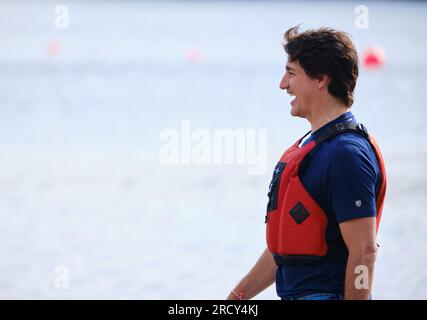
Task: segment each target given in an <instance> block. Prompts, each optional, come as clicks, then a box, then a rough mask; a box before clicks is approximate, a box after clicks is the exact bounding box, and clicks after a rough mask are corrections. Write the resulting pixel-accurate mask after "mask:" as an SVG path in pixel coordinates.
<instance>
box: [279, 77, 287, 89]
mask: <svg viewBox="0 0 427 320" xmlns="http://www.w3.org/2000/svg"><path fill="white" fill-rule="evenodd" d="M279 87H280V89H282V90H286V89H289V80H288V77H287V74H286V73H285V74H284V75H283V78H282V80H281V81H280V85H279Z"/></svg>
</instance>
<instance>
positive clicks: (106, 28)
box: [0, 1, 427, 299]
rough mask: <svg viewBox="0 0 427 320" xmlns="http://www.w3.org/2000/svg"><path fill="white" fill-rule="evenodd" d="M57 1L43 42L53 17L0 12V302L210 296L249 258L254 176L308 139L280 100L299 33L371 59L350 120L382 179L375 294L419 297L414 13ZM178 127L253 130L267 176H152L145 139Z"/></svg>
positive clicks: (418, 74)
mask: <svg viewBox="0 0 427 320" xmlns="http://www.w3.org/2000/svg"><path fill="white" fill-rule="evenodd" d="M65 4H66V5H67V6H68V8H69V10H70V11H69V12H70V28H69V29H68V30H56V29H55V28H54V19H55V15H54V9H55V6H56V5H57V3H56V2H49V1H31V2H29V1H28V2H23V1H6V2H3V1H2V2H0V147H1V149H0V150H1V154H0V219H1V221H2V223H0V252H1V255H0V274H1V275H2V276H0V298H5V299H10V298H21V299H33V298H37V299H45V298H58V299H61V298H82V299H86V298H99V299H104V298H105V299H108V298H117V299H122V298H131V299H133V298H137V299H160V298H169V299H186V298H200V299H208V298H210V299H216V298H223V297H225V296H226V295H227V294H228V291H229V289H230V288H231V287H232V286H233V285H234V284H235V282H236V281H238V280H239V279H240V278H241V277H242V276H243V275H244V273H245V272H246V271H248V269H249V267H251V266H252V264H253V263H254V262H255V260H256V259H257V257H258V255H259V254H260V253H261V251H262V250H263V248H264V246H265V242H264V224H263V219H264V211H265V205H266V191H267V187H268V183H269V179H270V177H271V172H270V171H271V170H272V168H273V166H274V164H275V161H276V160H277V157H279V156H280V154H281V152H282V151H283V149H284V148H285V147H286V146H287V145H288V144H289V143H291V142H293V141H294V140H295V139H296V138H298V137H299V136H300V135H301V134H303V133H305V132H306V131H307V130H308V125H307V123H306V122H304V121H303V120H301V119H292V118H291V117H290V116H289V99H288V97H287V95H285V94H283V92H281V91H280V90H279V88H278V84H279V81H280V78H281V76H282V72H283V68H284V62H285V61H286V56H285V55H284V52H283V50H282V49H281V45H280V44H281V40H282V34H283V32H284V31H285V30H286V29H287V28H289V27H290V26H293V25H296V24H298V23H301V22H303V27H307V28H308V27H319V26H323V25H328V26H331V27H335V28H338V29H343V30H346V31H348V32H350V33H351V34H352V36H353V39H354V41H355V44H356V46H357V48H358V50H359V52H362V51H363V50H364V49H365V48H366V47H367V46H370V45H380V46H382V47H383V48H384V50H385V52H386V65H385V67H384V68H383V69H381V70H377V71H368V70H365V69H361V75H360V78H359V81H358V85H357V89H356V101H355V105H354V107H353V112H354V113H355V114H356V116H357V118H358V119H359V120H360V121H362V122H363V123H364V124H366V126H367V127H368V128H369V129H370V131H371V132H373V133H374V135H375V136H376V137H377V139H378V140H379V143H380V145H381V147H382V150H383V153H384V156H385V158H386V161H387V166H388V173H389V193H388V198H387V202H386V205H385V209H384V218H383V224H382V227H381V232H380V236H379V237H380V239H379V242H380V244H381V250H380V254H379V258H378V263H377V268H376V280H375V281H376V282H375V290H374V296H375V297H376V298H385V299H387V298H403V299H409V298H416V299H420V298H423V299H425V298H427V286H426V283H427V272H426V271H425V270H424V268H423V266H424V264H425V263H426V262H427V261H426V260H427V259H426V256H425V253H424V251H423V245H424V244H426V243H427V236H426V234H427V233H426V232H425V230H426V227H427V221H426V219H425V218H424V217H423V216H422V214H421V213H422V211H423V209H424V207H425V205H426V203H427V199H426V194H427V192H426V179H427V172H426V168H425V163H426V160H427V149H426V144H424V143H423V141H424V140H425V139H426V138H427V137H426V131H425V130H424V124H425V121H426V116H427V111H426V108H425V106H426V97H425V95H424V92H423V91H424V89H425V88H426V85H427V80H426V76H425V75H426V71H427V59H426V58H425V55H424V53H425V51H426V49H427V44H426V42H425V41H422V39H425V38H426V33H427V31H426V25H425V21H424V20H425V19H424V17H425V16H426V13H427V5H426V4H424V3H416V2H414V3H413V2H411V3H399V2H397V3H395V2H393V3H387V2H378V3H377V2H373V3H368V8H369V14H370V25H369V29H368V30H357V29H355V27H354V19H355V13H354V8H355V6H356V5H357V4H358V3H352V2H345V3H338V2H331V3H329V2H325V3H322V4H319V2H298V3H292V2H290V3H289V2H286V3H281V2H240V1H239V2H203V3H198V2H197V3H196V2H160V3H157V2H138V1H129V2H126V1H107V2H101V1H93V2H88V1H72V2H71V1H70V2H69V3H65ZM49 48H50V51H51V54H49ZM52 48H53V49H52ZM55 48H56V49H55ZM55 50H57V51H58V52H57V53H56V54H54V51H55ZM52 52H53V53H52ZM192 61H193V62H192ZM183 120H190V121H191V123H192V127H193V128H206V129H215V128H232V129H236V128H255V129H259V128H266V129H268V147H269V149H268V150H269V152H268V170H267V172H266V173H265V174H264V175H260V176H249V175H248V174H247V170H246V168H245V167H244V166H237V165H235V166H226V165H223V166H219V165H217V166H214V165H212V166H196V165H181V166H165V165H161V164H160V163H159V161H158V153H159V149H160V147H161V142H160V141H159V133H160V132H161V131H162V130H163V129H165V128H176V129H179V128H180V126H181V122H182V121H183ZM60 265H64V266H66V267H67V268H68V270H69V277H70V279H69V286H70V288H69V290H57V289H56V288H55V286H54V283H55V277H57V275H56V274H55V272H54V270H55V268H56V267H57V266H60ZM258 298H261V299H270V298H272V299H274V298H276V296H275V291H274V288H273V287H271V288H269V289H268V290H267V291H266V292H264V293H263V294H261V295H260V296H259V297H258Z"/></svg>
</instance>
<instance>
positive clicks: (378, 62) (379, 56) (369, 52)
mask: <svg viewBox="0 0 427 320" xmlns="http://www.w3.org/2000/svg"><path fill="white" fill-rule="evenodd" d="M384 62H385V52H384V49H383V48H381V47H370V48H368V49H366V50H365V52H364V53H363V65H364V66H365V67H366V68H368V69H378V68H381V67H382V66H383V65H384Z"/></svg>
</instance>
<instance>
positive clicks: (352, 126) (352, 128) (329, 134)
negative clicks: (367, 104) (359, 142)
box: [315, 122, 369, 145]
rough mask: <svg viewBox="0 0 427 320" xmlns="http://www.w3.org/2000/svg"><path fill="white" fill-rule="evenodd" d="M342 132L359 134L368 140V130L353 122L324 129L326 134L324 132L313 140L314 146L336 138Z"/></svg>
mask: <svg viewBox="0 0 427 320" xmlns="http://www.w3.org/2000/svg"><path fill="white" fill-rule="evenodd" d="M344 132H355V133H358V134H361V135H362V136H364V137H365V138H366V139H368V138H369V134H368V130H367V129H366V128H365V126H364V125H363V124H361V123H354V122H341V123H337V124H336V125H333V126H332V127H329V128H328V129H326V132H324V133H323V134H321V135H320V136H319V137H318V138H316V139H315V141H316V144H317V145H318V144H320V143H322V142H324V141H326V140H329V139H332V138H335V137H336V136H338V135H340V134H341V133H344Z"/></svg>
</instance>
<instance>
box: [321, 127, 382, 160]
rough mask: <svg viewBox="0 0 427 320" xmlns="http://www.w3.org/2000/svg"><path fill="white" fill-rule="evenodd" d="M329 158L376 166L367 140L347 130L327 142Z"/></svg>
mask: <svg viewBox="0 0 427 320" xmlns="http://www.w3.org/2000/svg"><path fill="white" fill-rule="evenodd" d="M327 148H328V149H329V155H330V156H329V160H331V161H332V162H334V163H344V164H351V163H359V162H360V163H371V164H372V166H374V167H376V166H378V164H377V161H376V157H375V153H374V150H373V149H372V147H371V144H370V143H369V141H368V140H367V139H366V138H364V137H362V136H361V135H360V134H357V133H353V132H347V133H343V134H341V135H339V136H337V137H336V138H335V139H333V140H331V141H330V142H329V143H328V146H327Z"/></svg>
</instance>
